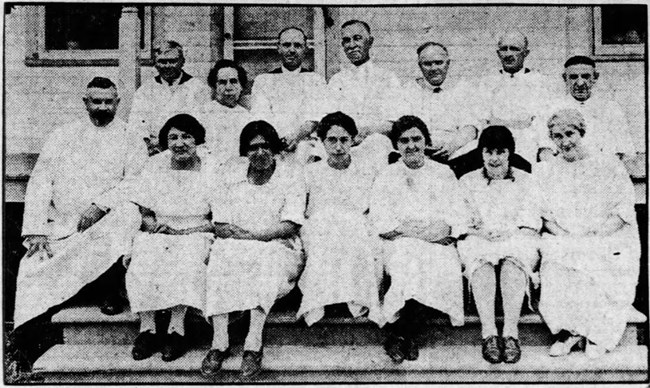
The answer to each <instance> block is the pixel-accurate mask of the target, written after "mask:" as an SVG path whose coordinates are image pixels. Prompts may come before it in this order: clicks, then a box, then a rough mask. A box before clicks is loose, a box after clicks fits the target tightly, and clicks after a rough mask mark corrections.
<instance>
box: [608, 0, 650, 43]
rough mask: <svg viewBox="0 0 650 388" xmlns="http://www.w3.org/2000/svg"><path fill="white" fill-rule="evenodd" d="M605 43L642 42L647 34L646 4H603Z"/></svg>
mask: <svg viewBox="0 0 650 388" xmlns="http://www.w3.org/2000/svg"><path fill="white" fill-rule="evenodd" d="M602 31H603V36H602V42H603V44H641V43H644V42H645V39H646V34H647V8H646V6H645V5H604V6H602Z"/></svg>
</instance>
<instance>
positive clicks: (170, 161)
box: [126, 114, 213, 361]
mask: <svg viewBox="0 0 650 388" xmlns="http://www.w3.org/2000/svg"><path fill="white" fill-rule="evenodd" d="M204 139H205V129H203V127H202V126H201V124H199V122H198V121H197V120H196V119H195V118H194V117H192V116H190V115H187V114H180V115H176V116H174V117H172V118H171V119H169V120H168V121H167V123H166V124H165V125H164V126H163V128H162V129H161V130H160V136H159V141H160V146H161V147H162V148H163V149H165V150H166V149H169V150H168V151H165V152H162V153H161V154H158V155H156V156H154V157H152V158H151V159H150V161H149V166H147V167H145V172H144V173H143V175H142V176H141V177H140V179H139V181H138V183H137V184H136V185H135V187H134V189H133V191H132V193H131V200H132V202H134V203H136V204H137V205H139V206H140V208H141V213H142V218H143V231H142V232H141V233H140V234H138V235H137V236H136V238H135V239H134V242H133V255H132V260H131V263H130V265H129V269H128V271H127V275H126V286H127V292H128V295H129V300H130V303H131V311H132V312H134V313H137V314H138V316H139V318H140V334H139V335H138V337H137V338H136V340H135V344H134V346H133V350H132V355H133V358H134V359H136V360H142V359H145V358H148V357H150V356H151V355H152V354H153V353H155V352H156V351H158V350H160V349H161V348H162V359H163V361H172V360H174V359H177V358H178V357H180V356H182V355H183V354H184V353H185V351H186V348H187V344H186V340H185V327H184V320H185V314H186V311H187V308H188V307H194V308H197V309H203V307H204V305H205V260H206V259H207V257H208V254H209V251H210V245H211V244H212V240H213V235H212V231H213V227H212V224H211V223H210V219H209V214H210V205H209V201H208V198H207V192H208V188H209V182H210V178H211V176H210V175H211V174H210V171H211V170H212V169H211V168H210V162H209V161H208V160H207V158H205V157H203V158H201V157H199V156H198V155H197V153H196V147H197V146H198V145H200V144H202V143H203V142H204ZM161 310H170V311H171V318H170V323H169V327H168V330H167V333H157V332H156V324H155V316H156V312H157V311H161Z"/></svg>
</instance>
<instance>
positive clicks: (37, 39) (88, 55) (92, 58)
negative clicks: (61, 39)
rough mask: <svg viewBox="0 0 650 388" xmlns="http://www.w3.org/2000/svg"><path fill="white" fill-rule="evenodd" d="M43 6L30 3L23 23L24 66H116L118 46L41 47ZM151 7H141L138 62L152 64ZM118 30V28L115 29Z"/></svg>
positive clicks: (152, 30)
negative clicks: (142, 44) (50, 48)
mask: <svg viewBox="0 0 650 388" xmlns="http://www.w3.org/2000/svg"><path fill="white" fill-rule="evenodd" d="M45 7H46V6H45V5H38V6H30V7H29V11H28V15H27V23H26V29H27V31H26V33H27V34H26V36H27V51H26V52H27V56H26V58H25V65H27V66H118V65H119V60H118V58H119V55H120V52H119V48H118V49H114V50H47V49H46V48H45V33H46V31H45ZM152 8H153V7H152V6H151V5H145V6H144V20H143V22H144V23H145V25H144V29H143V30H144V34H145V36H144V45H145V47H144V48H143V49H142V50H140V64H141V65H148V64H153V53H152V42H153V35H154V28H153V27H154V21H153V14H154V12H153V9H152ZM118 33H119V30H118Z"/></svg>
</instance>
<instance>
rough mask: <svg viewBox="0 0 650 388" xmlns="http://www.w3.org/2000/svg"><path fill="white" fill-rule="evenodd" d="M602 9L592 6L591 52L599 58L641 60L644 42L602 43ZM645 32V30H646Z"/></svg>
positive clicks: (643, 55)
mask: <svg viewBox="0 0 650 388" xmlns="http://www.w3.org/2000/svg"><path fill="white" fill-rule="evenodd" d="M602 12H603V9H602V7H601V6H595V7H593V15H592V16H593V27H594V30H593V31H594V47H593V54H594V56H595V57H596V59H600V60H626V59H627V60H643V59H644V57H645V44H644V43H635V44H604V43H603V28H602V25H603V23H602V22H603V13H602ZM646 33H647V32H646Z"/></svg>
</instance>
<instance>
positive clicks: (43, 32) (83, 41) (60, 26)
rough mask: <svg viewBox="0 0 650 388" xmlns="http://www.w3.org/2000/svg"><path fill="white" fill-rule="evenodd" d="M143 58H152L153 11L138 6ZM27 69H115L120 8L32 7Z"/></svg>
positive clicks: (101, 6)
mask: <svg viewBox="0 0 650 388" xmlns="http://www.w3.org/2000/svg"><path fill="white" fill-rule="evenodd" d="M136 9H137V12H138V18H139V19H140V31H139V37H140V49H141V50H142V52H141V54H140V55H141V58H143V59H148V58H151V27H152V20H151V19H152V17H151V14H152V12H151V7H150V6H142V5H138V6H136ZM30 11H31V12H30V14H29V18H30V20H29V22H28V23H27V29H28V35H27V36H28V37H31V40H29V39H28V41H29V42H28V44H29V46H30V47H29V48H28V57H27V64H28V65H48V64H55V65H57V66H60V65H83V64H91V65H102V64H107V65H116V64H117V56H118V51H117V50H118V49H119V42H120V17H121V16H122V5H121V4H111V3H104V4H81V3H63V4H47V5H42V6H33V7H30Z"/></svg>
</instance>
